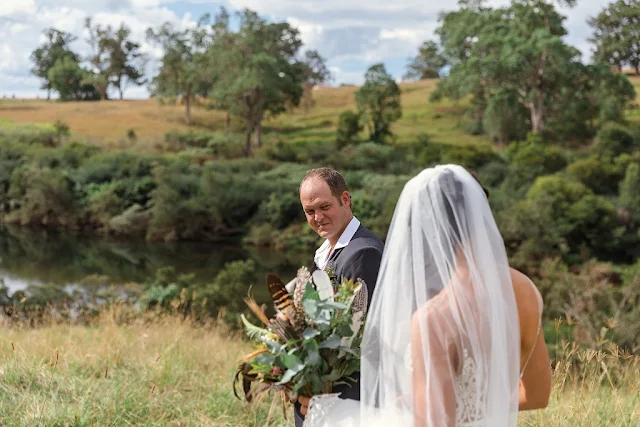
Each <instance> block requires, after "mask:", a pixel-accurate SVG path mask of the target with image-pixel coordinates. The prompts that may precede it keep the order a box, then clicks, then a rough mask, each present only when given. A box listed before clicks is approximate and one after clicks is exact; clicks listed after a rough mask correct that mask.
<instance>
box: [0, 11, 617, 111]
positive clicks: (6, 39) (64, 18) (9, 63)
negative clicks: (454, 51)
mask: <svg viewBox="0 0 640 427" xmlns="http://www.w3.org/2000/svg"><path fill="white" fill-rule="evenodd" d="M507 2H508V0H488V1H487V3H488V4H490V5H492V6H501V5H504V4H506V3H507ZM605 4H606V1H605V0H582V1H579V2H578V5H577V6H576V7H575V8H573V9H570V10H569V9H562V10H561V12H562V13H563V14H564V15H565V16H567V18H568V19H567V21H566V26H567V28H568V31H569V35H568V37H567V41H568V42H569V43H571V44H573V45H574V46H576V47H578V48H579V49H580V50H581V51H582V52H583V54H584V58H585V59H588V58H589V56H590V54H589V52H590V45H589V43H588V41H587V39H588V37H589V36H590V34H591V31H590V28H589V26H588V25H587V23H586V20H587V18H588V17H589V16H593V15H596V14H597V13H598V12H599V11H600V10H601V9H602V8H603V7H604V5H605ZM220 6H225V7H227V9H229V11H231V12H233V11H236V10H241V9H243V8H245V7H247V8H250V9H252V10H255V11H257V12H258V13H259V14H260V15H261V16H263V17H265V18H267V19H270V20H279V21H282V20H286V21H287V22H289V23H290V24H292V25H293V26H295V27H297V28H298V29H299V30H300V33H301V37H302V39H303V41H304V43H305V47H304V49H307V48H311V49H317V50H319V51H320V53H321V54H322V55H323V56H324V57H325V58H327V59H328V65H329V67H330V69H331V71H332V74H333V77H334V80H333V84H340V83H353V84H360V83H362V80H363V76H364V73H365V71H366V70H367V68H368V67H369V66H370V65H372V64H374V63H377V62H383V63H384V64H385V66H386V67H387V70H388V71H389V72H390V73H391V74H392V75H393V76H394V77H395V78H397V79H399V78H400V77H401V76H402V75H403V74H404V71H405V65H406V63H407V60H408V58H409V57H410V56H411V55H414V54H415V52H416V51H417V48H418V46H419V45H420V43H421V42H423V41H424V40H426V39H434V34H433V31H434V30H435V28H436V27H437V25H438V23H437V17H438V14H439V13H440V12H442V11H447V10H453V9H455V8H456V5H455V3H454V2H447V3H445V2H425V1H417V0H393V1H389V0H224V1H220V0H181V1H175V0H0V96H2V95H7V96H11V95H12V94H15V95H16V96H17V97H36V96H40V97H42V96H45V95H46V93H45V91H43V90H40V89H39V87H40V81H39V80H38V79H37V78H35V77H34V76H32V75H31V74H30V72H29V70H30V68H31V66H32V64H31V61H30V60H29V56H30V53H31V52H32V51H33V50H34V49H35V48H36V47H37V46H38V45H39V44H40V43H41V42H42V35H41V32H42V30H43V29H44V28H47V27H55V28H58V29H60V30H63V31H67V32H71V33H73V34H77V35H78V36H79V37H80V40H78V41H77V42H75V43H74V45H73V48H74V50H76V51H77V52H79V53H80V54H81V55H83V56H86V55H88V54H89V47H88V45H87V43H86V41H85V39H86V33H85V31H84V28H83V24H84V19H85V18H86V17H87V16H91V17H92V18H93V20H94V22H96V23H99V24H103V25H105V24H111V25H114V26H117V25H119V24H120V23H121V22H124V23H125V24H126V25H128V26H129V27H130V28H131V29H132V31H133V36H134V38H136V40H138V41H140V42H142V44H143V50H144V52H145V53H146V54H147V55H148V56H149V58H150V61H149V64H148V66H147V71H148V73H150V74H151V73H153V72H154V70H155V69H156V67H157V59H158V58H159V57H160V55H161V51H160V50H159V49H158V48H157V47H154V46H151V45H149V44H148V43H146V41H145V37H144V33H145V31H146V29H147V28H149V27H158V26H160V25H162V24H163V23H164V22H166V21H170V22H172V23H173V24H174V25H176V26H178V27H186V26H189V25H193V23H194V22H195V21H196V20H197V19H198V18H200V16H202V15H203V14H204V13H207V12H208V13H211V14H212V15H213V14H215V12H216V11H217V10H218V8H219V7H220ZM147 96H148V90H147V88H146V87H133V88H128V89H127V90H126V92H125V97H128V98H145V97H147Z"/></svg>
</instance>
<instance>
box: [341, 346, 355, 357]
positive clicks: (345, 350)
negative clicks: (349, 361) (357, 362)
mask: <svg viewBox="0 0 640 427" xmlns="http://www.w3.org/2000/svg"><path fill="white" fill-rule="evenodd" d="M340 350H341V351H344V352H345V353H349V354H353V355H354V356H359V354H358V352H356V351H355V350H353V349H352V348H349V347H345V346H340Z"/></svg>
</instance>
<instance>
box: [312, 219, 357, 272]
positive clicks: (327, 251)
mask: <svg viewBox="0 0 640 427" xmlns="http://www.w3.org/2000/svg"><path fill="white" fill-rule="evenodd" d="M359 227H360V221H359V220H358V218H356V217H355V216H354V217H353V218H351V221H349V224H347V227H346V228H345V229H344V231H343V232H342V234H341V235H340V238H339V239H338V242H337V243H336V246H335V247H334V248H333V251H335V250H336V249H340V248H344V247H345V246H347V245H348V244H349V242H351V239H353V235H354V234H356V231H358V228H359ZM333 251H331V243H329V239H327V240H325V241H324V243H322V245H321V246H320V247H319V248H318V250H317V251H316V256H315V262H316V265H317V266H318V267H319V268H322V269H324V267H325V266H326V264H327V261H328V260H329V256H330V255H331V253H332V252H333Z"/></svg>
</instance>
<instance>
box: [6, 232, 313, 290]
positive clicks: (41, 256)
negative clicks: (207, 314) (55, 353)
mask: <svg viewBox="0 0 640 427" xmlns="http://www.w3.org/2000/svg"><path fill="white" fill-rule="evenodd" d="M246 259H253V260H254V261H255V262H256V265H257V271H258V277H259V278H264V277H265V275H266V274H267V273H270V272H275V273H277V274H279V275H280V277H282V279H283V280H284V281H285V282H286V281H288V280H289V279H291V278H293V275H295V271H296V269H297V268H298V267H299V266H301V265H308V264H309V263H310V262H311V260H313V254H312V253H308V254H306V253H293V254H284V253H278V252H274V251H271V250H265V249H256V248H251V247H246V246H242V245H240V244H237V245H231V244H227V245H220V244H212V243H204V242H172V243H162V242H146V241H122V240H115V239H111V238H107V237H103V236H87V235H79V234H76V233H72V232H60V231H47V230H42V229H26V228H13V227H11V228H9V227H0V279H1V280H2V281H3V282H4V284H5V286H7V287H8V288H9V293H13V292H15V291H16V290H20V289H25V288H27V287H28V286H47V285H57V286H63V287H67V288H69V289H72V288H74V287H75V288H82V287H87V286H93V285H91V283H96V282H99V283H105V282H108V283H109V284H110V285H125V284H128V283H132V282H137V283H142V282H145V281H149V280H151V279H152V278H153V277H154V275H155V272H156V270H157V269H158V268H160V267H165V266H173V267H175V269H176V271H177V272H179V273H193V274H194V275H195V279H194V280H195V282H196V283H199V284H205V283H210V282H212V281H213V279H214V277H215V276H216V274H217V273H218V272H219V271H220V270H221V269H222V268H223V267H224V265H225V264H226V263H228V262H231V261H236V260H246ZM92 278H93V279H92ZM250 285H252V284H251V283H247V284H246V287H245V288H243V289H238V298H240V297H242V296H244V295H246V294H247V290H248V289H249V286H250ZM253 285H254V287H253V292H252V293H254V294H255V296H256V299H258V300H259V302H267V301H266V299H267V298H268V293H267V291H266V284H265V282H264V280H262V279H259V280H258V283H254V284H253Z"/></svg>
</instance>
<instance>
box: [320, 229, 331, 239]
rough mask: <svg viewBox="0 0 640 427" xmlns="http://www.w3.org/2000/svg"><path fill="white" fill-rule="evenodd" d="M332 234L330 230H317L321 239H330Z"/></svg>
mask: <svg viewBox="0 0 640 427" xmlns="http://www.w3.org/2000/svg"><path fill="white" fill-rule="evenodd" d="M333 234H334V233H333V232H332V231H331V230H322V231H320V230H318V236H320V237H322V238H323V239H330V238H331V237H333Z"/></svg>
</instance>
